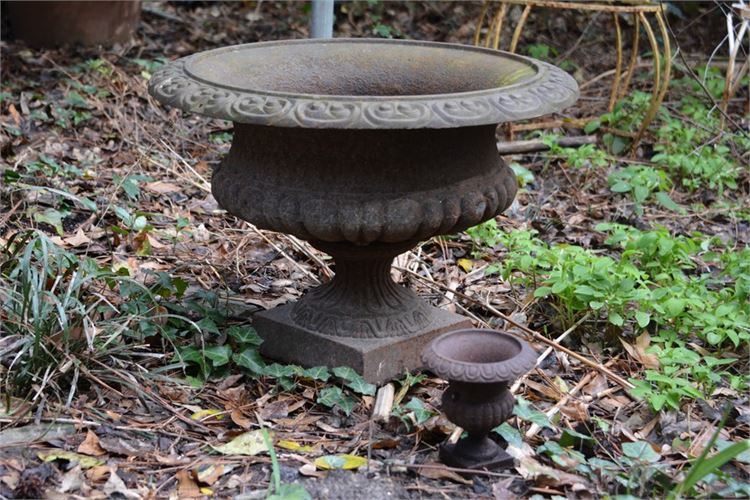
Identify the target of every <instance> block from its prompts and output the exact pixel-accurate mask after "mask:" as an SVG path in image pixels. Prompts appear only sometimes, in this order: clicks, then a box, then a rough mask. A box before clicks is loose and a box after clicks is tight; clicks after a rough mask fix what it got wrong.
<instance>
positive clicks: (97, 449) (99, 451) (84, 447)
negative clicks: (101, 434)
mask: <svg viewBox="0 0 750 500" xmlns="http://www.w3.org/2000/svg"><path fill="white" fill-rule="evenodd" d="M77 451H78V453H83V454H84V455H91V456H92V457H100V456H102V455H106V454H107V451H106V450H105V449H104V448H102V447H101V445H100V444H99V438H98V437H97V436H96V434H94V432H93V431H88V432H87V433H86V439H84V440H83V442H82V443H81V444H80V445H79V446H78V450H77Z"/></svg>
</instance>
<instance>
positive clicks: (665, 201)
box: [654, 191, 685, 213]
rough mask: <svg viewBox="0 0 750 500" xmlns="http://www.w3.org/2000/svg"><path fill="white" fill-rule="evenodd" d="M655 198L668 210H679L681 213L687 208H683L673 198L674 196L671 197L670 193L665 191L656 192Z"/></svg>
mask: <svg viewBox="0 0 750 500" xmlns="http://www.w3.org/2000/svg"><path fill="white" fill-rule="evenodd" d="M654 198H656V201H658V202H659V204H660V205H661V206H663V207H664V208H666V209H667V210H672V211H673V212H679V213H684V212H685V209H684V208H682V207H681V206H680V205H678V204H677V203H675V202H674V200H672V198H670V197H669V195H668V194H667V193H665V192H664V191H657V192H656V193H655V194H654Z"/></svg>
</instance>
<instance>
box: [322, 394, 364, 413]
mask: <svg viewBox="0 0 750 500" xmlns="http://www.w3.org/2000/svg"><path fill="white" fill-rule="evenodd" d="M317 401H318V403H320V404H322V405H324V406H327V407H328V408H333V407H334V406H337V407H339V408H340V409H341V411H343V412H344V413H345V414H346V415H347V416H349V415H351V413H352V410H353V409H354V404H355V403H356V401H355V400H354V399H353V398H351V397H349V396H348V395H346V394H344V391H342V390H341V388H340V387H326V388H324V389H322V390H321V391H320V392H319V393H318V400H317Z"/></svg>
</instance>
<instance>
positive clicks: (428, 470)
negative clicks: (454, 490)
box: [417, 463, 474, 485]
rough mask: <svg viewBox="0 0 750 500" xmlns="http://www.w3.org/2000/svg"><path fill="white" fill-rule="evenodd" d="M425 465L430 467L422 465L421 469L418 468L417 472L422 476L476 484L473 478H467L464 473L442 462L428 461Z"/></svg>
mask: <svg viewBox="0 0 750 500" xmlns="http://www.w3.org/2000/svg"><path fill="white" fill-rule="evenodd" d="M424 465H428V466H429V467H420V468H419V469H417V473H418V474H419V475H420V476H423V477H428V478H430V479H447V480H449V481H453V482H454V483H461V484H467V485H472V484H474V481H472V480H471V479H468V478H465V477H463V476H462V475H460V474H458V473H456V472H453V471H452V470H450V469H448V468H446V467H445V466H444V465H442V464H438V463H426V464H424Z"/></svg>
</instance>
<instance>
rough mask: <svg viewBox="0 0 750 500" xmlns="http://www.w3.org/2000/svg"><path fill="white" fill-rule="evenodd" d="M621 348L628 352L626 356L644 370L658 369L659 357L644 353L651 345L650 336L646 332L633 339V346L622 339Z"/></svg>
mask: <svg viewBox="0 0 750 500" xmlns="http://www.w3.org/2000/svg"><path fill="white" fill-rule="evenodd" d="M620 342H622V346H623V347H624V348H625V350H626V351H628V354H630V356H631V357H632V358H633V359H635V360H636V361H638V362H639V363H640V364H642V365H643V366H644V367H645V368H648V369H650V370H658V369H659V357H658V356H657V355H656V354H650V353H647V352H646V349H647V348H648V347H649V345H650V344H651V336H650V335H649V334H648V332H643V333H642V334H640V335H639V336H638V337H637V338H636V339H635V344H629V343H628V342H625V341H624V340H623V339H622V338H621V339H620Z"/></svg>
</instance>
